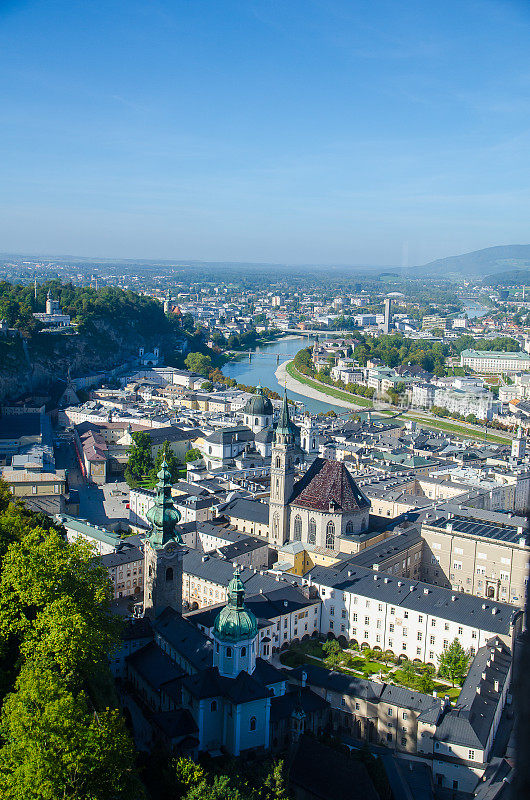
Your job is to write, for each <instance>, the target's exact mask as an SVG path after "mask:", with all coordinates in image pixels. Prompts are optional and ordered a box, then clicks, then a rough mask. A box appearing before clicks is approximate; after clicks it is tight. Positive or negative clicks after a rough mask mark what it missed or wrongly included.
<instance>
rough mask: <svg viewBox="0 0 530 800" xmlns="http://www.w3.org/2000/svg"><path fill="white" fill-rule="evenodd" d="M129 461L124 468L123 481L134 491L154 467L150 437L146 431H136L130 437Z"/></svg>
mask: <svg viewBox="0 0 530 800" xmlns="http://www.w3.org/2000/svg"><path fill="white" fill-rule="evenodd" d="M132 440H133V443H132V446H131V449H130V451H129V461H128V463H127V466H126V468H125V480H126V481H127V483H128V484H129V486H130V487H131V488H132V489H134V488H136V487H138V486H139V485H140V481H142V480H143V479H145V478H146V476H148V475H149V474H150V472H151V470H152V469H153V467H154V462H153V456H152V455H151V437H150V436H149V434H148V433H147V432H146V431H136V433H133V435H132Z"/></svg>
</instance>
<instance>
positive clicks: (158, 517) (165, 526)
mask: <svg viewBox="0 0 530 800" xmlns="http://www.w3.org/2000/svg"><path fill="white" fill-rule="evenodd" d="M157 478H158V483H157V484H156V498H155V504H154V506H152V507H151V508H150V509H149V511H148V512H147V515H146V516H147V519H148V520H149V522H150V523H151V532H150V534H149V539H150V541H151V543H152V544H153V546H155V547H156V546H161V545H162V546H163V545H165V544H166V543H167V542H169V541H170V540H171V539H174V540H175V541H176V542H177V543H178V544H182V539H181V536H180V534H179V533H176V534H175V526H176V525H177V524H178V523H179V522H180V516H181V515H180V512H179V511H177V509H176V508H175V507H174V506H173V498H172V497H171V473H170V471H169V467H168V464H167V461H166V460H165V459H164V461H162V464H161V465H160V472H159V473H158V474H157Z"/></svg>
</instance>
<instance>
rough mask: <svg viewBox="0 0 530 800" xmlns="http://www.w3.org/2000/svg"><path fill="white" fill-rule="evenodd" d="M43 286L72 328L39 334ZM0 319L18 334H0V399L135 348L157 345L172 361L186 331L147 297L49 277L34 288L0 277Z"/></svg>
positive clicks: (99, 366)
mask: <svg viewBox="0 0 530 800" xmlns="http://www.w3.org/2000/svg"><path fill="white" fill-rule="evenodd" d="M48 291H51V294H52V296H53V298H54V299H57V300H59V302H60V305H61V310H62V312H63V313H65V314H69V315H70V316H71V318H72V321H73V322H74V323H75V326H76V328H75V329H76V330H77V332H76V333H73V334H68V333H42V332H41V329H42V327H43V326H42V325H41V324H40V323H39V322H38V321H37V320H36V319H35V318H34V317H33V313H34V312H36V311H44V310H45V306H46V296H47V294H48ZM0 319H5V320H6V321H7V323H8V325H9V327H10V328H16V329H18V330H19V331H20V337H17V336H15V337H13V336H7V337H5V336H2V337H0V398H4V397H6V396H8V395H15V394H20V393H21V392H24V391H30V390H32V389H38V390H40V389H46V390H49V389H50V387H51V385H52V384H53V383H54V382H56V381H60V380H64V379H65V378H66V375H67V372H68V369H69V368H70V371H71V374H72V377H75V376H80V375H87V374H90V373H93V372H97V371H99V370H104V369H110V368H112V367H115V366H118V365H120V364H123V363H125V362H126V361H127V360H129V359H131V358H133V357H134V356H135V355H137V353H138V348H139V347H144V348H145V349H146V351H149V350H153V348H154V347H157V346H158V347H160V350H161V353H162V354H163V355H164V357H165V358H166V361H167V363H175V361H176V360H178V356H177V351H178V349H179V347H180V345H182V342H183V339H185V336H186V334H185V333H184V332H183V330H182V329H181V327H180V320H179V318H178V317H176V316H175V315H171V317H170V318H168V317H167V316H166V315H165V314H164V311H163V308H162V305H161V304H160V303H159V302H158V301H156V300H153V299H151V298H149V297H143V296H141V295H138V294H136V293H134V292H128V291H123V290H121V289H117V288H114V287H106V288H103V289H100V290H95V289H92V288H89V287H80V288H78V287H75V286H72V285H71V284H61V283H59V282H56V281H53V282H48V283H46V284H43V285H42V286H39V287H38V288H37V299H36V300H35V298H34V289H33V287H32V286H22V285H19V284H11V283H7V282H5V281H4V282H0Z"/></svg>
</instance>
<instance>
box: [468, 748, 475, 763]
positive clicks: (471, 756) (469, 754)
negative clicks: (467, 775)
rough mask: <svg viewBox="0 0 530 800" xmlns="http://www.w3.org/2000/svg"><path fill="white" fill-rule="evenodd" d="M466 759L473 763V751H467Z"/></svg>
mask: <svg viewBox="0 0 530 800" xmlns="http://www.w3.org/2000/svg"><path fill="white" fill-rule="evenodd" d="M468 758H469V760H470V761H474V760H475V751H474V750H469V752H468Z"/></svg>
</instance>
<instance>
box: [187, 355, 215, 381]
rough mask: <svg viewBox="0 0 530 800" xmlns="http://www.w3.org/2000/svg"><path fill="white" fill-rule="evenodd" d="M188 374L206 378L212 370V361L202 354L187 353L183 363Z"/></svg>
mask: <svg viewBox="0 0 530 800" xmlns="http://www.w3.org/2000/svg"><path fill="white" fill-rule="evenodd" d="M184 363H185V364H186V367H187V368H188V369H189V370H190V372H196V373H197V374H199V375H204V376H205V377H207V376H208V374H209V372H210V370H211V368H212V359H211V357H210V356H208V355H205V354H204V353H189V354H188V355H187V356H186V359H185V361H184Z"/></svg>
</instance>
